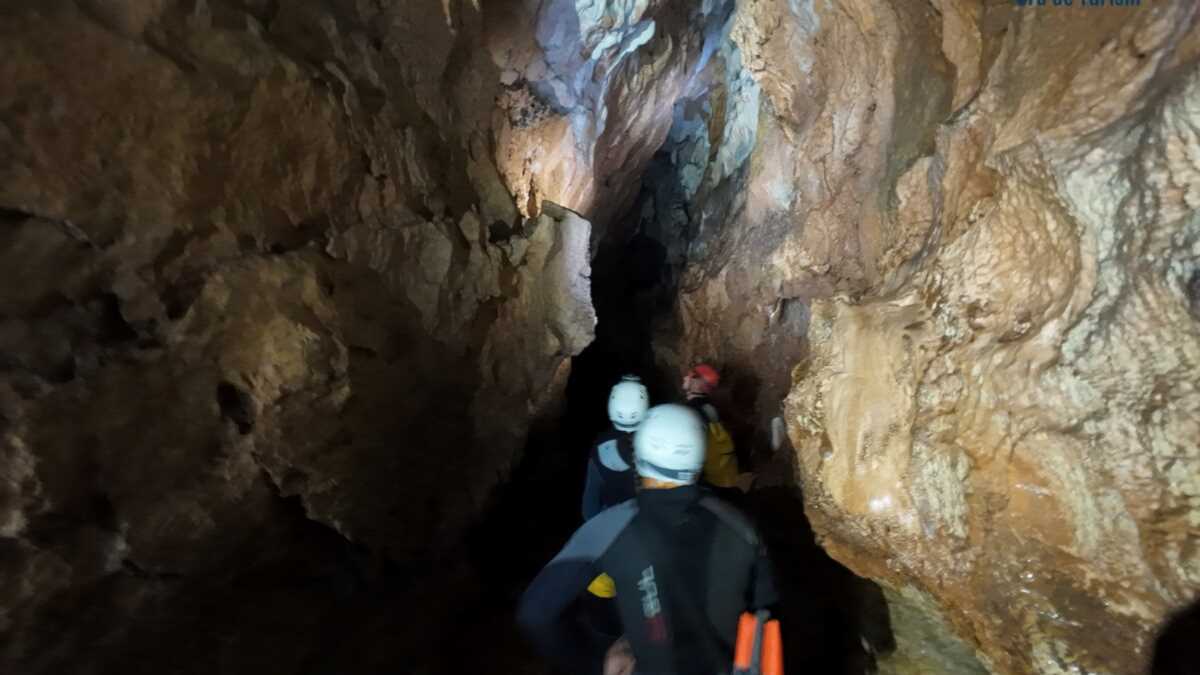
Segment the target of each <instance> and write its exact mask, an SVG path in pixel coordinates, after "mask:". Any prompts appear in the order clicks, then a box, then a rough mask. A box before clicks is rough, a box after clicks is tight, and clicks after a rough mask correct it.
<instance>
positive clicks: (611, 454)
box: [582, 429, 637, 520]
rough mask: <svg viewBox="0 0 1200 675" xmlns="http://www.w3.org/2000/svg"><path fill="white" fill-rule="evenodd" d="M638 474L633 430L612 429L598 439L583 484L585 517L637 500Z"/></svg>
mask: <svg viewBox="0 0 1200 675" xmlns="http://www.w3.org/2000/svg"><path fill="white" fill-rule="evenodd" d="M636 485H637V473H636V472H635V471H634V470H633V432H629V431H621V430H620V429H609V430H608V431H605V432H604V433H602V434H600V436H599V437H598V438H596V442H595V444H594V445H593V446H592V452H591V456H590V457H589V458H588V468H587V478H586V482H585V483H584V486H583V508H582V510H583V519H584V520H588V519H590V518H591V517H592V516H595V515H596V514H597V513H600V512H601V511H603V510H604V509H607V508H608V507H610V506H616V505H617V504H620V503H621V502H623V501H626V500H628V499H633V496H634V494H635V493H636Z"/></svg>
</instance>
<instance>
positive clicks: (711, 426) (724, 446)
mask: <svg viewBox="0 0 1200 675" xmlns="http://www.w3.org/2000/svg"><path fill="white" fill-rule="evenodd" d="M702 410H703V412H704V417H705V421H706V422H707V423H708V448H707V450H706V451H705V453H704V481H705V482H706V483H708V484H709V485H712V486H714V487H721V488H732V487H737V480H738V473H739V470H738V460H737V452H736V451H735V449H734V447H733V438H731V437H730V436H729V431H728V430H726V429H725V425H724V424H721V419H720V418H719V417H718V416H717V409H716V408H714V407H713V406H712V405H711V404H709V403H705V404H704V407H703V408H702Z"/></svg>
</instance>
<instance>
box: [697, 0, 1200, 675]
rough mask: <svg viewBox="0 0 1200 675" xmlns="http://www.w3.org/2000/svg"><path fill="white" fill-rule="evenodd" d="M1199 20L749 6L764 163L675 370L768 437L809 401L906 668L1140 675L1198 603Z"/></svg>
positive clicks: (816, 482) (832, 4)
mask: <svg viewBox="0 0 1200 675" xmlns="http://www.w3.org/2000/svg"><path fill="white" fill-rule="evenodd" d="M1077 4H1080V3H1077ZM1197 21H1198V16H1197V9H1196V7H1195V5H1194V4H1193V3H1187V2H1152V3H1147V2H1143V3H1141V6H1140V7H1115V6H1110V7H1101V8H1089V7H1079V6H1077V7H1074V8H1069V9H1064V8H1055V7H1052V6H1049V4H1048V5H1047V6H1046V7H1036V6H1035V7H1025V8H1021V7H1017V6H1015V5H1013V3H983V2H971V1H968V0H939V1H937V2H930V3H910V2H892V3H881V2H858V1H856V0H812V1H805V0H796V1H790V2H783V1H782V0H779V1H773V0H748V1H747V2H745V3H743V4H742V6H741V9H740V11H739V14H738V17H737V18H736V20H735V26H734V29H733V35H734V37H735V39H736V40H737V42H738V45H739V47H740V49H741V52H742V56H743V59H744V61H745V63H746V64H747V67H748V68H749V70H750V71H751V73H752V74H753V76H754V78H755V79H756V80H757V82H758V84H759V85H760V86H761V88H762V101H763V103H762V106H763V112H762V114H761V115H760V118H759V123H758V130H757V134H758V143H757V145H756V147H755V149H754V152H753V153H752V154H751V156H750V158H749V160H748V163H747V166H746V176H745V184H744V203H742V204H740V205H739V206H738V207H737V208H736V209H735V211H734V212H733V214H732V215H731V216H730V218H729V219H728V221H727V223H726V224H725V225H724V227H721V228H718V229H715V230H714V231H713V232H712V233H711V235H710V236H711V237H712V238H713V241H712V242H710V243H705V242H704V239H703V237H704V235H701V237H700V239H698V240H697V241H694V242H692V245H691V246H692V248H691V255H690V256H689V263H688V265H687V268H686V270H685V272H684V278H685V280H686V282H685V284H684V287H683V293H682V295H681V297H680V300H679V304H678V307H677V311H676V321H677V322H678V323H679V326H680V327H679V328H678V331H677V332H678V334H679V335H683V336H687V337H686V338H685V339H680V340H679V341H678V343H677V344H676V346H675V349H677V350H678V351H677V356H676V357H675V358H677V359H678V360H680V361H686V360H688V359H690V358H692V357H695V356H699V357H705V358H716V359H718V360H721V361H723V362H724V363H725V364H726V365H727V367H729V368H730V369H731V370H732V371H734V372H735V373H737V372H741V373H744V375H743V376H742V379H743V380H744V381H750V382H752V383H754V384H755V385H756V386H757V391H758V392H759V395H758V396H757V397H755V396H750V397H748V398H747V399H746V400H745V401H743V406H745V405H748V406H749V410H748V412H745V413H743V414H747V415H748V416H749V417H751V418H754V421H755V424H756V425H758V427H759V428H760V429H761V428H762V427H763V426H765V424H766V421H767V420H768V419H769V418H770V417H771V415H773V414H777V412H778V408H777V407H775V406H776V405H777V404H778V400H779V399H778V398H777V397H775V396H774V395H771V394H772V392H778V391H780V390H786V389H788V388H790V394H789V395H788V396H787V400H786V411H785V420H786V424H787V428H788V431H789V436H790V440H791V443H792V445H793V446H794V456H793V457H792V462H793V463H794V468H795V472H796V476H797V479H798V481H799V483H800V485H801V487H802V489H803V492H804V495H805V500H806V510H807V512H808V515H809V517H810V519H811V521H812V523H813V526H814V529H815V530H816V532H817V535H818V538H819V540H820V542H821V543H822V545H823V546H824V547H825V548H826V550H828V551H829V552H830V553H831V554H832V555H833V556H834V557H835V558H836V559H838V560H839V561H841V562H842V563H844V564H846V565H847V566H849V567H850V568H851V569H852V570H854V571H855V572H857V573H859V574H861V575H863V576H867V577H870V578H873V579H876V580H878V581H880V582H881V583H882V584H884V586H885V588H886V589H887V592H888V599H889V602H890V603H891V605H892V619H893V628H894V630H895V631H896V642H897V645H898V647H899V650H898V651H897V652H896V653H895V654H893V655H892V656H891V657H890V658H885V659H884V660H883V663H884V668H885V670H890V672H984V671H988V672H1000V673H1025V672H1038V673H1084V672H1087V673H1133V672H1139V671H1140V670H1141V669H1142V668H1143V667H1144V664H1145V662H1146V660H1147V657H1148V648H1149V641H1150V640H1151V638H1152V637H1153V633H1154V630H1155V629H1156V627H1157V625H1158V623H1159V622H1160V621H1161V620H1162V618H1163V617H1164V616H1165V615H1166V614H1167V613H1168V611H1169V610H1171V609H1173V608H1175V607H1177V606H1179V605H1182V604H1184V603H1187V602H1189V601H1191V600H1193V599H1194V598H1195V597H1196V595H1197V594H1198V593H1200V576H1198V574H1200V557H1197V543H1198V542H1200V539H1198V537H1200V527H1198V525H1200V520H1198V519H1200V510H1198V508H1197V504H1198V502H1197V496H1196V489H1195V488H1196V481H1195V476H1197V475H1200V445H1198V443H1197V440H1196V439H1197V438H1200V433H1198V432H1200V429H1198V428H1197V420H1200V392H1198V391H1197V388H1196V382H1198V381H1200V377H1198V376H1200V323H1197V313H1196V310H1195V307H1196V290H1195V289H1196V288H1197V282H1196V278H1197V275H1198V274H1200V272H1197V264H1198V257H1197V254H1198V251H1200V249H1198V248H1197V242H1198V236H1200V229H1198V225H1200V220H1198V217H1197V207H1198V206H1200V201H1198V199H1200V198H1198V197H1197V194H1196V189H1195V187H1194V186H1195V185H1200V180H1198V178H1200V174H1198V171H1200V164H1198V163H1197V161H1196V157H1197V152H1198V150H1197V148H1198V147H1200V146H1198V145H1197V143H1198V136H1197V133H1198V129H1200V109H1198V108H1197V101H1198V100H1200V99H1198V97H1197V86H1198V84H1197V83H1198V82H1200V72H1198V68H1197V64H1198V61H1197V59H1198V57H1200V51H1198V45H1200V26H1198V25H1197ZM709 251H720V252H721V254H720V255H708V254H707V252H709ZM789 308H791V310H790V311H791V312H792V317H794V318H793V319H792V320H793V321H794V323H792V324H788V323H786V322H785V323H783V324H780V323H779V319H780V317H787V316H788V311H789ZM781 342H782V343H788V344H790V345H791V346H790V347H787V348H786V349H787V350H788V351H787V352H784V353H782V354H781V352H780V351H779V350H778V348H775V349H776V350H775V351H772V346H773V345H778V344H780V343H781ZM781 357H782V358H781ZM791 364H796V367H795V369H794V371H793V372H792V373H791V379H790V381H788V379H787V376H786V375H779V374H777V373H778V372H779V371H780V370H782V369H784V368H787V367H788V366H789V365H791ZM781 380H782V381H781ZM734 395H735V397H736V392H734ZM776 459H783V458H780V457H778V456H777V457H776ZM938 626H941V628H937V627H938ZM931 635H938V636H940V637H939V638H938V639H936V640H935V639H932V638H930V637H929V636H931ZM953 636H957V638H955V637H953ZM1117 636H1120V637H1117Z"/></svg>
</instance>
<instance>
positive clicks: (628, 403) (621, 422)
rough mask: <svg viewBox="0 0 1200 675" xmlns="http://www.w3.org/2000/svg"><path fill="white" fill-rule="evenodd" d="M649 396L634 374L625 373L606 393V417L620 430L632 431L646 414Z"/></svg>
mask: <svg viewBox="0 0 1200 675" xmlns="http://www.w3.org/2000/svg"><path fill="white" fill-rule="evenodd" d="M649 407H650V396H649V395H647V394H646V386H645V385H643V384H642V381H641V380H639V379H638V378H637V376H636V375H626V376H625V377H622V378H621V381H620V382H618V383H616V384H615V385H614V386H613V388H612V392H610V393H609V395H608V419H610V420H612V423H613V426H615V427H616V428H618V429H620V430H621V431H633V430H634V429H636V428H637V425H638V424H640V423H641V421H642V418H643V417H645V416H646V409H647V408H649Z"/></svg>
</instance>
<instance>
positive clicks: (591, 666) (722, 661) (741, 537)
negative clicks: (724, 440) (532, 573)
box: [517, 404, 779, 675]
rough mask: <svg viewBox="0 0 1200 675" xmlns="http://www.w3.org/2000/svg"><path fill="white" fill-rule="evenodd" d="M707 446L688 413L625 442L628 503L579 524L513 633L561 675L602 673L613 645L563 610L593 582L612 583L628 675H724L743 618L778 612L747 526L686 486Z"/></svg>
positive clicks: (647, 423)
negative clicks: (630, 465)
mask: <svg viewBox="0 0 1200 675" xmlns="http://www.w3.org/2000/svg"><path fill="white" fill-rule="evenodd" d="M706 437H707V430H706V428H705V424H704V423H703V421H702V420H701V418H700V416H699V415H698V414H697V413H696V412H695V411H694V410H692V409H691V408H689V407H687V406H684V405H678V404H666V405H660V406H655V407H654V408H651V409H650V410H649V412H648V413H647V414H646V417H645V419H644V420H643V421H642V424H641V425H640V426H639V427H638V430H637V432H636V433H635V434H634V452H635V459H634V465H635V467H636V471H637V474H638V475H639V476H640V479H641V483H642V489H641V490H640V491H639V492H638V494H637V496H636V498H635V499H633V500H629V501H625V502H622V503H621V504H618V505H617V506H614V507H612V508H610V509H607V510H605V511H603V512H601V513H600V514H599V515H597V516H595V517H594V518H592V519H591V520H589V521H587V522H586V523H584V524H583V526H582V527H581V528H579V530H577V531H576V532H575V534H574V535H573V536H572V537H571V539H570V541H568V542H567V544H566V546H565V547H564V548H563V549H562V551H560V552H559V554H558V555H557V556H555V558H554V559H553V560H551V561H550V563H549V564H547V565H546V567H545V568H543V569H542V571H541V572H540V573H539V574H538V576H537V578H535V579H534V580H533V582H532V583H531V584H530V586H529V588H528V589H526V591H525V593H524V595H523V596H522V597H521V601H520V605H519V608H518V611H517V621H518V623H519V625H520V626H521V628H522V630H523V631H524V632H525V634H526V635H527V636H528V637H529V639H530V640H531V641H532V642H533V644H534V645H535V646H536V647H537V649H538V650H539V651H540V652H541V653H542V654H543V655H544V656H545V657H546V658H547V659H549V660H550V661H552V662H553V663H554V664H555V665H556V666H558V667H559V668H561V669H562V670H563V671H564V672H568V673H573V674H574V673H597V674H598V673H600V672H601V669H602V668H603V667H604V662H605V655H606V651H607V650H608V649H609V647H610V646H611V645H612V641H611V640H608V641H607V642H605V641H598V640H596V639H595V638H596V636H595V634H594V633H590V632H589V631H587V630H586V629H585V628H584V627H583V626H582V625H581V623H580V621H579V618H578V617H577V616H574V615H573V614H572V612H571V611H570V610H571V609H572V607H573V606H574V601H575V599H576V598H577V597H578V596H579V595H580V594H581V593H582V592H583V591H584V589H585V588H586V587H587V586H588V584H589V582H591V581H592V580H593V579H594V578H595V577H596V575H597V574H599V573H606V574H607V575H608V576H610V577H611V578H612V580H613V584H614V586H615V589H616V603H617V606H618V610H619V614H620V622H621V627H622V629H623V632H624V635H625V637H626V639H627V640H628V644H629V647H630V651H631V652H632V658H633V659H634V663H635V666H634V667H635V669H636V670H635V671H634V672H636V673H638V675H716V674H717V673H723V672H727V671H728V670H729V668H730V665H731V664H732V661H733V649H734V644H735V640H736V637H737V624H738V618H739V617H740V615H741V613H742V612H743V611H754V610H758V609H764V608H773V607H774V606H775V605H777V603H778V598H779V596H778V592H777V590H776V586H775V582H774V579H773V576H772V573H771V570H770V563H769V561H768V559H767V555H766V551H765V548H764V546H763V544H762V540H761V539H760V537H759V535H758V532H757V531H756V529H755V528H754V526H753V525H751V524H750V522H749V521H748V520H747V519H746V518H745V517H744V516H743V515H742V514H741V513H740V512H738V511H737V510H736V509H735V508H733V507H731V506H729V505H728V504H727V503H725V502H723V501H722V500H720V499H718V498H716V497H714V496H712V495H711V494H710V493H708V492H707V491H706V490H704V489H702V488H700V487H699V486H697V485H696V480H697V478H698V477H699V474H700V472H701V470H702V467H703V465H704V453H705V441H706Z"/></svg>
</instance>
